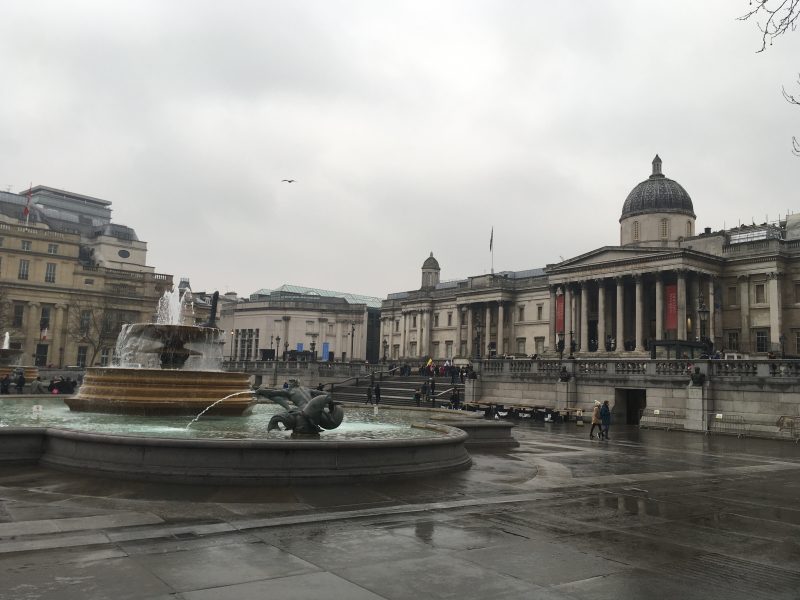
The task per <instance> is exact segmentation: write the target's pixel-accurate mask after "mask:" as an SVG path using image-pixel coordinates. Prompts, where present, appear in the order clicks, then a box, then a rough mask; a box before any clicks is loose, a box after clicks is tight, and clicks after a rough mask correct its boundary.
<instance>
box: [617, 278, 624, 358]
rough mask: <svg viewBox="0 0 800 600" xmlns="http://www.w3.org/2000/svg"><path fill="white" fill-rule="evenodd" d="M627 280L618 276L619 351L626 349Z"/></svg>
mask: <svg viewBox="0 0 800 600" xmlns="http://www.w3.org/2000/svg"><path fill="white" fill-rule="evenodd" d="M624 308H625V282H624V280H623V279H622V277H617V351H618V352H621V351H622V350H624V349H625V312H624Z"/></svg>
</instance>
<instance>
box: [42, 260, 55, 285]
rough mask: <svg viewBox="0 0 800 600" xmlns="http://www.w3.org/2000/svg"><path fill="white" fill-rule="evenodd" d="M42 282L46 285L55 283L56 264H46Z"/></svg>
mask: <svg viewBox="0 0 800 600" xmlns="http://www.w3.org/2000/svg"><path fill="white" fill-rule="evenodd" d="M44 280H45V282H46V283H55V282H56V263H47V266H46V267H45V271H44Z"/></svg>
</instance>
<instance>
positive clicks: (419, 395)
mask: <svg viewBox="0 0 800 600" xmlns="http://www.w3.org/2000/svg"><path fill="white" fill-rule="evenodd" d="M421 399H422V393H421V392H420V391H419V389H416V390H414V404H416V405H417V406H419V403H420V400H421Z"/></svg>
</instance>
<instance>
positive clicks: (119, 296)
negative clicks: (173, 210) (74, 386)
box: [0, 186, 172, 367]
mask: <svg viewBox="0 0 800 600" xmlns="http://www.w3.org/2000/svg"><path fill="white" fill-rule="evenodd" d="M110 205H111V203H110V202H108V201H107V200H100V199H97V198H91V197H88V196H83V195H80V194H73V193H71V192H66V191H63V190H56V189H54V188H47V187H44V186H37V187H35V188H32V190H30V192H29V194H25V195H18V194H12V193H8V192H2V193H0V282H2V297H1V298H0V329H1V330H2V332H3V333H4V332H6V331H7V332H8V333H9V337H10V346H11V347H12V348H17V349H21V350H22V351H23V354H22V359H21V363H22V364H25V365H36V366H47V365H54V366H57V367H62V366H66V365H77V366H92V365H104V364H108V363H109V362H110V360H111V357H112V355H113V351H114V346H115V342H116V338H117V334H118V332H119V328H120V327H121V325H122V324H123V323H130V322H140V321H150V320H152V319H153V316H154V314H155V311H156V307H157V302H158V298H159V297H160V296H161V295H162V294H163V292H164V291H165V290H167V289H171V288H172V276H171V275H165V274H160V273H156V272H155V270H154V269H153V267H149V266H147V265H146V264H145V261H146V256H147V244H146V243H145V242H143V241H140V240H139V239H138V238H137V237H136V234H135V232H134V231H133V230H132V229H130V228H129V227H126V226H124V225H119V224H116V223H112V222H111V209H110ZM26 208H27V214H26Z"/></svg>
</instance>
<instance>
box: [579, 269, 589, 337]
mask: <svg viewBox="0 0 800 600" xmlns="http://www.w3.org/2000/svg"><path fill="white" fill-rule="evenodd" d="M580 327H581V352H588V351H589V282H588V281H582V282H581V324H580Z"/></svg>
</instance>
